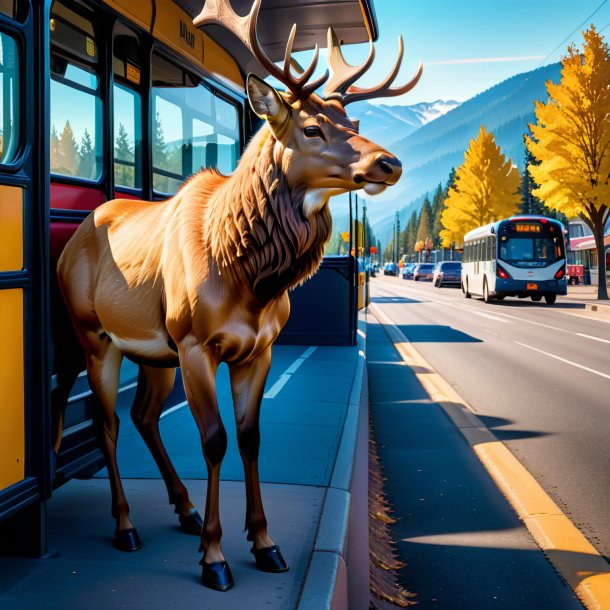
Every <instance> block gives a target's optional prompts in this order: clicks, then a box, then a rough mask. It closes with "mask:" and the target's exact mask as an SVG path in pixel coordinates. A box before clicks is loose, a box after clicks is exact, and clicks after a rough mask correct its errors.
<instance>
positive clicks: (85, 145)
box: [78, 128, 97, 180]
mask: <svg viewBox="0 0 610 610" xmlns="http://www.w3.org/2000/svg"><path fill="white" fill-rule="evenodd" d="M79 155H80V161H79V163H78V175H79V176H82V177H83V178H91V179H92V180H94V179H95V178H97V175H96V174H97V171H96V164H95V150H94V149H93V141H92V140H91V136H90V135H89V132H88V131H87V128H85V133H84V134H83V137H82V138H81V142H80V151H79Z"/></svg>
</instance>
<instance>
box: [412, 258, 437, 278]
mask: <svg viewBox="0 0 610 610" xmlns="http://www.w3.org/2000/svg"><path fill="white" fill-rule="evenodd" d="M433 274H434V263H418V264H417V265H415V269H414V271H413V279H414V280H415V281H416V282H419V281H420V280H422V281H425V282H431V281H432V275H433Z"/></svg>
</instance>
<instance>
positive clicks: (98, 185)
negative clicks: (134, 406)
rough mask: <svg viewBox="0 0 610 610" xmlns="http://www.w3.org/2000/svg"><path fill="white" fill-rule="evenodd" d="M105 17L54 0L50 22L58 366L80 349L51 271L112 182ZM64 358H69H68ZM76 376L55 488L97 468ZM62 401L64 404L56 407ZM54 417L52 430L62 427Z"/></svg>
mask: <svg viewBox="0 0 610 610" xmlns="http://www.w3.org/2000/svg"><path fill="white" fill-rule="evenodd" d="M107 19H108V17H107V16H106V15H105V14H104V13H102V12H101V11H97V13H94V11H93V9H92V8H88V7H87V6H86V5H85V4H84V3H80V2H79V3H76V2H71V1H70V0H56V1H55V2H53V3H52V4H51V13H50V20H49V31H50V40H49V61H50V84H49V88H50V89H49V124H48V126H47V129H48V131H49V135H48V137H49V169H50V261H49V276H50V289H51V333H52V344H53V345H52V353H53V359H54V366H53V373H54V376H53V378H52V384H53V388H55V387H56V386H57V380H56V377H55V373H56V363H57V362H58V361H59V359H62V358H66V357H70V356H71V355H73V354H77V353H78V354H80V346H79V344H78V342H77V340H76V337H75V335H74V332H73V330H72V324H71V322H70V320H69V317H68V314H67V311H66V309H65V306H64V303H63V299H62V298H61V295H60V293H59V289H58V286H57V281H56V272H55V270H56V266H57V261H58V259H59V256H60V254H61V252H62V250H63V248H64V246H65V244H66V243H67V241H68V239H70V237H71V236H72V234H73V233H74V231H75V230H76V228H77V227H78V226H79V224H80V223H81V222H82V221H83V220H84V218H85V217H86V216H87V215H88V214H89V213H90V212H91V210H93V209H95V208H96V207H97V206H99V205H100V204H101V203H103V202H104V201H105V200H106V199H107V198H108V194H109V193H110V192H111V190H110V189H111V180H112V176H111V175H109V174H110V172H108V171H107V168H108V167H109V163H108V161H107V157H108V155H109V152H108V151H109V143H108V140H109V136H108V134H107V133H105V129H104V116H103V112H104V107H105V104H104V100H106V99H107V98H108V92H107V90H108V82H109V76H108V72H109V70H108V68H107V66H108V63H109V62H108V61H107V60H106V51H105V49H106V48H107V46H108V45H107V44H106V40H105V38H104V36H107V34H106V25H107ZM68 355H70V356H68ZM81 366H82V369H83V370H82V371H81V374H80V375H79V377H78V378H77V380H76V383H75V384H74V387H73V389H72V392H71V394H70V397H69V399H68V408H67V409H66V411H65V417H64V420H63V434H62V440H61V445H60V452H59V455H58V456H57V463H56V467H55V473H54V475H55V480H54V485H59V484H61V483H62V482H63V481H66V480H68V479H69V478H71V477H72V476H74V475H76V474H83V475H84V474H87V473H90V472H94V471H95V470H97V469H98V468H100V467H101V466H102V464H103V458H102V454H101V452H99V450H98V449H97V442H96V440H95V434H94V431H93V423H92V403H91V392H90V389H89V386H88V383H87V379H86V375H85V373H84V360H83V361H82V363H81ZM58 402H63V401H61V400H60V401H58ZM58 417H59V413H56V412H54V420H53V424H52V427H53V430H55V429H56V428H58V427H59V426H60V425H61V424H59V423H58V421H57V418H58Z"/></svg>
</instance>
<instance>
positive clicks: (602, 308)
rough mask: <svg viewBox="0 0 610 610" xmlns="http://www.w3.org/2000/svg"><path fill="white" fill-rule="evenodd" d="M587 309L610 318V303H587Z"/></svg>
mask: <svg viewBox="0 0 610 610" xmlns="http://www.w3.org/2000/svg"><path fill="white" fill-rule="evenodd" d="M585 310H586V311H591V312H594V313H596V314H598V315H600V316H602V317H604V318H610V305H606V304H600V303H586V304H585Z"/></svg>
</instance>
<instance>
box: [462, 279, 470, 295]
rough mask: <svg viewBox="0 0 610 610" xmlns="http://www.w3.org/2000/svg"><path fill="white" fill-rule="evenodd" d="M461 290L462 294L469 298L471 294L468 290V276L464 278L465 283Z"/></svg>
mask: <svg viewBox="0 0 610 610" xmlns="http://www.w3.org/2000/svg"><path fill="white" fill-rule="evenodd" d="M462 291H463V293H464V296H465V297H466V298H467V299H469V298H470V297H471V296H472V295H471V294H470V293H469V292H468V278H466V283H465V284H463V285H462Z"/></svg>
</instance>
